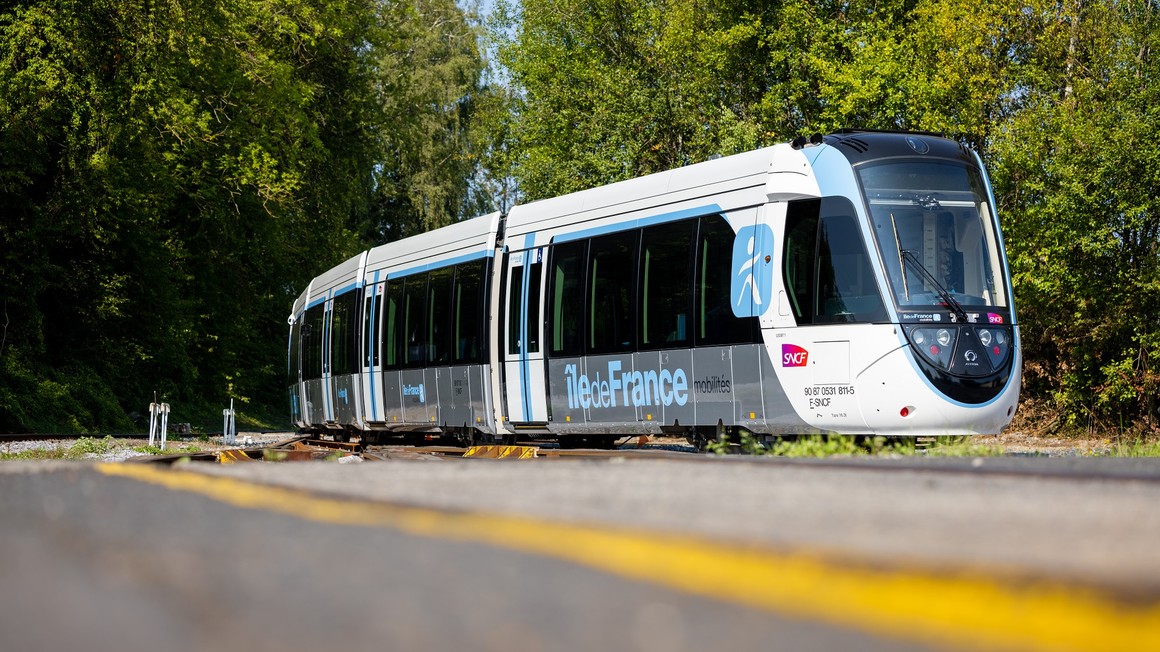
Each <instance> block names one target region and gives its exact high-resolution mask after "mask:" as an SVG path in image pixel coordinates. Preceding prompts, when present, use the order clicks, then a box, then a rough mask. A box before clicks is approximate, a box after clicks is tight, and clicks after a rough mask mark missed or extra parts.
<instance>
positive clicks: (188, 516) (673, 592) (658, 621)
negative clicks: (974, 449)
mask: <svg viewBox="0 0 1160 652" xmlns="http://www.w3.org/2000/svg"><path fill="white" fill-rule="evenodd" d="M968 463H969V462H968ZM195 469H196V470H195V471H194V472H190V471H188V470H170V469H154V468H152V467H147V466H144V465H130V464H122V465H98V466H93V465H53V464H4V465H0V644H2V645H3V648H4V649H10V650H62V649H86V650H105V649H108V650H126V649H151V650H209V649H213V650H232V649H239V650H241V649H245V650H267V649H268V650H280V651H286V650H308V649H309V650H315V649H322V648H326V649H347V650H361V649H372V648H373V649H376V650H384V649H389V650H427V649H433V650H592V649H608V650H665V651H666V652H671V651H676V650H704V649H742V650H748V649H761V650H882V649H886V650H905V649H956V648H957V649H980V648H984V647H992V648H1005V647H1010V648H1012V649H1149V647H1151V648H1153V649H1155V648H1156V646H1158V645H1160V606H1158V605H1160V544H1158V542H1160V482H1156V481H1153V480H1149V479H1148V478H1149V476H1150V474H1152V473H1153V471H1155V469H1151V470H1150V469H1149V467H1146V466H1145V467H1140V468H1137V469H1136V470H1134V471H1133V472H1132V473H1130V474H1127V475H1126V476H1125V477H1122V478H1119V479H1116V478H1106V477H1101V476H1100V474H1092V473H1088V474H1087V475H1086V476H1080V477H1079V478H1078V479H1068V478H1067V477H1050V476H1048V477H1043V476H1032V477H1023V476H1020V475H1019V474H1018V473H1015V472H1003V473H995V474H977V473H971V472H962V473H960V472H950V473H948V472H946V471H924V470H916V469H907V468H893V469H890V468H877V469H869V470H867V469H860V468H841V467H833V466H816V465H802V464H755V463H745V462H733V461H728V460H727V461H723V462H721V463H693V462H668V461H650V460H620V461H615V460H599V461H593V460H555V461H549V462H541V461H535V462H514V461H489V460H446V461H429V462H421V461H412V462H396V461H392V462H385V463H366V464H362V465H337V464H325V463H315V464H306V463H303V464H279V465H275V464H259V463H254V464H245V465H237V466H232V467H219V466H208V465H207V466H200V465H195ZM1093 476H1094V477H1093ZM299 490H307V491H302V492H299Z"/></svg>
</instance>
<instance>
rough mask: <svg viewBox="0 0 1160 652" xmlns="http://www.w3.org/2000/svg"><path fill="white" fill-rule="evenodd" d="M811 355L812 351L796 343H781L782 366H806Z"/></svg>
mask: <svg viewBox="0 0 1160 652" xmlns="http://www.w3.org/2000/svg"><path fill="white" fill-rule="evenodd" d="M809 357H810V352H809V351H807V350H805V349H803V348H802V347H800V346H798V345H796V344H782V345H781V366H783V367H804V366H806V360H808V359H809Z"/></svg>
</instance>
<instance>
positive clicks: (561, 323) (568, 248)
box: [548, 240, 588, 356]
mask: <svg viewBox="0 0 1160 652" xmlns="http://www.w3.org/2000/svg"><path fill="white" fill-rule="evenodd" d="M587 259H588V241H587V240H577V241H575V242H565V243H563V244H558V245H555V246H553V247H552V268H551V277H550V278H549V279H548V284H549V290H550V292H551V295H552V296H551V298H550V299H549V301H550V306H551V308H550V310H549V313H548V318H549V321H550V322H551V325H550V327H549V328H550V331H551V334H550V336H549V337H550V339H551V347H550V350H551V354H552V355H554V356H578V355H581V354H582V353H583V352H584V271H585V269H584V264H585V263H586V262H587Z"/></svg>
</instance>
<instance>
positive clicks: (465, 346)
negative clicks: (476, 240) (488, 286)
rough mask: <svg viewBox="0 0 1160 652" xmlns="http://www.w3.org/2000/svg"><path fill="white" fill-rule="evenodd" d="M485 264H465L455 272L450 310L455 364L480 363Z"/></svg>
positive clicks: (457, 267) (482, 262) (481, 357)
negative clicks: (452, 309) (453, 323)
mask: <svg viewBox="0 0 1160 652" xmlns="http://www.w3.org/2000/svg"><path fill="white" fill-rule="evenodd" d="M486 275H487V261H486V260H481V261H479V262H476V263H465V264H463V265H457V266H456V268H455V290H454V295H455V296H454V304H455V306H454V310H455V317H454V319H455V327H454V329H453V330H454V333H453V334H452V338H453V341H454V343H455V363H456V364H470V363H480V362H483V356H484V349H483V341H484V339H483V320H482V319H480V315H482V314H483V312H484V300H485V297H484V284H483V279H484V278H485V277H486Z"/></svg>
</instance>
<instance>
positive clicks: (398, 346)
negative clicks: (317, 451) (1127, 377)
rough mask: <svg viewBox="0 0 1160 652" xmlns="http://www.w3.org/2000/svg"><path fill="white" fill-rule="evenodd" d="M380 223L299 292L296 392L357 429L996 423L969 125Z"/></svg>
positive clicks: (992, 262) (991, 329) (316, 418)
mask: <svg viewBox="0 0 1160 652" xmlns="http://www.w3.org/2000/svg"><path fill="white" fill-rule="evenodd" d="M813 140H814V142H812V143H803V142H801V141H800V140H799V141H798V142H795V143H794V144H792V145H791V144H783V145H777V146H774V147H769V148H765V149H761V150H757V151H753V152H748V153H745V154H739V155H736V156H729V157H724V158H720V159H717V160H713V161H709V162H705V163H700V164H697V165H691V166H688V167H684V168H680V169H676V170H671V171H669V172H663V173H659V174H653V175H649V176H645V177H641V178H638V179H633V180H630V181H624V182H620V183H616V184H612V185H609V186H604V187H600V188H595V189H591V190H586V191H583V192H578V193H574V194H570V195H566V196H563V197H557V198H554V199H547V200H543V201H538V202H533V203H529V204H526V205H519V206H515V207H513V208H512V209H511V210H510V211H509V212H508V214H507V215H506V216H505V215H500V214H498V213H497V214H491V215H485V216H482V217H479V218H476V219H473V220H468V221H465V222H461V223H458V224H454V225H452V226H448V227H445V228H442V229H438V230H435V231H432V232H429V233H425V234H423V235H419V236H415V237H412V238H408V239H405V240H401V241H398V242H392V243H388V244H385V245H382V246H380V247H376V248H374V249H372V250H370V251H368V252H364V253H363V254H360V255H359V256H355V257H354V258H351V259H350V260H348V261H346V262H345V263H343V264H341V265H339V266H337V267H335V268H334V269H331V270H330V271H328V272H326V273H324V274H322V275H320V276H318V277H317V278H315V279H314V280H313V281H312V282H311V284H310V286H309V287H308V288H307V289H306V291H305V292H303V294H302V295H301V296H300V297H299V298H298V300H297V301H296V302H295V304H294V309H293V313H292V315H291V317H290V320H289V321H290V324H291V328H290V341H289V372H290V387H289V393H290V404H291V411H292V417H293V420H294V422H295V423H296V424H297V426H298V427H300V428H302V429H305V430H314V431H327V430H329V431H332V432H339V433H342V434H343V435H346V434H350V433H351V432H359V433H361V434H362V435H363V436H364V437H366V436H368V435H370V436H371V438H374V437H377V436H378V435H379V434H381V433H405V432H426V433H432V432H436V433H445V434H451V435H455V436H458V437H460V438H464V439H470V440H479V439H484V440H489V439H500V438H506V439H508V440H513V439H515V438H516V437H517V436H527V437H556V438H559V439H560V441H561V442H566V441H577V442H585V441H603V442H607V441H609V440H610V439H611V438H612V437H615V436H623V435H631V434H648V433H654V434H655V433H661V432H667V433H674V434H676V433H680V434H685V435H687V436H690V437H702V438H704V437H707V436H711V434H712V433H715V432H720V431H721V429H726V430H727V431H734V430H736V429H744V430H747V431H749V432H752V433H757V434H760V435H777V434H804V433H848V434H882V435H962V434H984V433H996V432H999V431H1000V430H1002V429H1003V428H1004V427H1006V426H1007V424H1009V423H1010V421H1011V418H1012V416H1013V415H1014V412H1015V409H1016V406H1017V404H1018V398H1019V385H1020V376H1021V358H1020V350H1019V331H1018V325H1017V322H1016V319H1015V310H1014V305H1013V302H1012V291H1011V284H1010V274H1009V272H1008V269H1007V260H1006V255H1005V252H1004V248H1003V242H1002V237H1001V233H1000V230H999V223H998V219H997V216H996V214H995V208H994V207H995V200H994V196H993V194H992V191H991V187H990V183H989V181H988V179H987V177H986V172H985V171H984V169H983V166H982V163H981V161H980V159H979V157H978V156H977V154H975V153H974V152H973V151H971V150H970V149H969V148H967V147H965V146H962V145H960V144H958V143H955V142H953V141H950V140H946V139H943V138H940V137H937V136H934V135H929V134H909V133H888V132H863V131H856V132H855V131H844V132H839V133H836V134H831V135H829V136H826V137H825V138H824V139H822V138H815V139H813Z"/></svg>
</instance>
